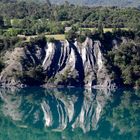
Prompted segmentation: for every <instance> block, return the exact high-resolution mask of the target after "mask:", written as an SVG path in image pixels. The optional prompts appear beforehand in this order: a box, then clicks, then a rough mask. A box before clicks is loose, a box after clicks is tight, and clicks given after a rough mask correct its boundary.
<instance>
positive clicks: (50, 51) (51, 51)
mask: <svg viewBox="0 0 140 140" xmlns="http://www.w3.org/2000/svg"><path fill="white" fill-rule="evenodd" d="M55 47H56V46H55V45H54V44H53V43H48V44H47V48H46V56H45V59H44V61H43V63H42V66H43V68H44V69H47V67H48V66H49V65H50V64H51V62H52V59H53V56H54V52H55V49H56V48H55ZM48 62H50V63H48Z"/></svg>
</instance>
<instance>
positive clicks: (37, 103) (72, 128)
mask: <svg viewBox="0 0 140 140" xmlns="http://www.w3.org/2000/svg"><path fill="white" fill-rule="evenodd" d="M139 115H140V92H139V91H133V90H117V91H114V92H111V91H108V90H103V89H101V90H93V89H82V88H59V89H56V88H51V89H43V88H26V89H21V90H19V89H1V90H0V139H1V140H19V139H20V140H46V139H47V140H61V139H66V140H84V139H88V140H90V139H92V140H94V139H96V140H102V139H103V140H105V139H110V140H118V139H123V140H125V139H126V140H129V139H136V140H137V139H139V138H140V127H139V123H140V117H139Z"/></svg>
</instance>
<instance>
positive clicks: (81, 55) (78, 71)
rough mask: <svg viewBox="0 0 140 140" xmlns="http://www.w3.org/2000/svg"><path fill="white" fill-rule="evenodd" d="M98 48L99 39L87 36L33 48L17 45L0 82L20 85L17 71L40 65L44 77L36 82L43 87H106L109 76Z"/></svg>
mask: <svg viewBox="0 0 140 140" xmlns="http://www.w3.org/2000/svg"><path fill="white" fill-rule="evenodd" d="M101 48H102V45H101V43H100V42H99V41H93V40H92V39H90V38H88V37H87V38H86V40H85V41H84V42H83V43H78V42H77V41H76V42H75V43H72V42H68V41H57V42H55V43H47V44H46V46H44V47H37V48H35V49H33V48H30V47H27V46H26V47H25V48H16V49H15V50H14V51H13V52H12V53H11V54H9V59H8V60H7V61H6V68H4V70H3V71H2V72H1V73H0V84H1V85H22V80H20V78H18V74H19V75H22V74H23V72H24V70H25V69H26V70H28V69H30V66H31V67H35V66H38V65H39V66H40V65H42V68H43V72H42V73H43V76H44V77H45V78H44V79H42V82H39V83H41V84H42V83H43V84H44V86H45V87H47V86H51V85H52V86H85V87H99V86H101V87H108V86H110V84H111V79H110V76H109V74H108V73H107V70H106V66H105V65H104V59H105V58H104V57H103V53H102V49H101ZM12 75H14V76H12ZM40 79H41V78H40ZM23 84H24V83H23ZM27 84H28V82H27ZM97 85H98V86H97ZM27 86H28V85H27Z"/></svg>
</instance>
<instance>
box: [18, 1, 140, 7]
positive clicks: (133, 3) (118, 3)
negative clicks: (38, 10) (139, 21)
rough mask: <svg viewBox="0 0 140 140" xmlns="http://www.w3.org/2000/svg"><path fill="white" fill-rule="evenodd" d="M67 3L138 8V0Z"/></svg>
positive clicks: (56, 2)
mask: <svg viewBox="0 0 140 140" xmlns="http://www.w3.org/2000/svg"><path fill="white" fill-rule="evenodd" d="M20 1H21V0H20ZM25 1H27V0H25ZM31 1H39V2H46V1H48V0H31ZM67 1H68V2H69V3H71V4H77V5H89V6H119V7H139V6H140V0H67ZM50 2H51V3H55V4H63V3H65V0H50Z"/></svg>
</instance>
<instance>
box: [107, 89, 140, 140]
mask: <svg viewBox="0 0 140 140" xmlns="http://www.w3.org/2000/svg"><path fill="white" fill-rule="evenodd" d="M117 94H118V93H117ZM121 94H122V96H121V97H120V99H118V98H116V97H115V98H116V99H115V100H114V102H116V104H114V102H113V104H114V105H115V106H114V107H113V109H111V108H108V109H107V110H108V111H109V112H110V115H109V117H108V118H107V120H108V121H109V122H110V123H111V125H112V134H115V131H118V133H119V135H120V137H124V139H138V138H139V137H140V125H139V124H140V94H139V95H136V94H135V93H134V91H124V92H122V93H121Z"/></svg>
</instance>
